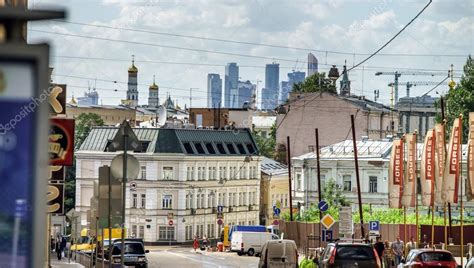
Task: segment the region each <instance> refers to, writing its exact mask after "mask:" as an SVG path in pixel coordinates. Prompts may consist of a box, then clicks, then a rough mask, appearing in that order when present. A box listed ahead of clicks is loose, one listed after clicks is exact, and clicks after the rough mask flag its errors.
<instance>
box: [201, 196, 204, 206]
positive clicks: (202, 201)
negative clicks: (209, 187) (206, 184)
mask: <svg viewBox="0 0 474 268" xmlns="http://www.w3.org/2000/svg"><path fill="white" fill-rule="evenodd" d="M201 208H204V194H201Z"/></svg>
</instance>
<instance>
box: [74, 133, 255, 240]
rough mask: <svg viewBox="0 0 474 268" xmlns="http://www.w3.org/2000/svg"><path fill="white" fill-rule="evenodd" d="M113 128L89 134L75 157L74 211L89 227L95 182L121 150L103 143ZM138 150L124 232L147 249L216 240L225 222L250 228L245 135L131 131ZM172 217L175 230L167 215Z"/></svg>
mask: <svg viewBox="0 0 474 268" xmlns="http://www.w3.org/2000/svg"><path fill="white" fill-rule="evenodd" d="M117 130H118V128H110V127H96V128H93V129H92V130H91V132H90V134H89V136H88V137H87V138H86V140H85V141H84V143H83V144H82V146H81V148H80V150H79V151H77V152H76V208H75V209H76V211H77V212H78V213H79V214H80V218H79V221H80V223H81V225H82V227H86V226H90V224H91V223H90V222H88V219H87V214H88V211H90V209H91V201H90V200H91V197H92V196H93V192H94V182H97V180H98V170H99V167H100V166H103V165H110V163H111V160H112V159H113V157H115V156H116V155H117V154H118V153H119V152H110V151H109V150H108V149H107V148H108V144H109V143H110V140H111V139H113V137H114V136H115V134H116V133H117ZM133 131H134V132H135V134H136V136H137V138H138V139H139V141H140V142H141V144H142V147H143V148H142V151H141V152H135V153H133V154H134V156H135V157H136V158H137V159H138V161H139V164H140V172H139V176H138V178H137V179H136V180H134V181H133V182H134V183H135V185H136V187H134V188H131V182H130V183H129V184H127V188H126V202H125V203H126V219H125V226H126V228H127V229H128V230H129V231H128V232H127V233H129V234H133V235H134V236H135V237H137V238H143V239H144V241H145V242H147V243H168V242H169V241H170V240H171V241H173V243H183V242H189V241H192V240H193V238H194V236H195V235H198V236H199V237H202V236H204V235H207V237H208V238H218V237H219V234H220V231H221V228H222V225H218V221H217V220H218V219H217V207H218V206H223V223H224V224H229V225H236V224H238V225H255V224H258V219H259V201H260V198H259V196H260V159H259V157H251V156H252V155H258V149H257V147H256V144H255V142H254V140H253V139H252V135H251V134H250V132H249V130H240V131H239V132H238V133H236V132H234V131H225V130H206V129H200V130H198V129H162V128H134V129H133ZM169 213H172V214H173V215H174V217H173V224H172V225H170V224H169V219H168V215H169Z"/></svg>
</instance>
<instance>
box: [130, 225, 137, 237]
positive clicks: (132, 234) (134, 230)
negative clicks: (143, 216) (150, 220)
mask: <svg viewBox="0 0 474 268" xmlns="http://www.w3.org/2000/svg"><path fill="white" fill-rule="evenodd" d="M130 235H131V236H132V237H135V236H136V235H137V226H136V225H132V233H131V234H130Z"/></svg>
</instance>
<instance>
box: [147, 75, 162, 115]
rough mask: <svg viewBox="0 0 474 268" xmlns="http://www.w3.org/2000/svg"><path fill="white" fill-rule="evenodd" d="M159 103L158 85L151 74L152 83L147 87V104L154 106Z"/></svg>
mask: <svg viewBox="0 0 474 268" xmlns="http://www.w3.org/2000/svg"><path fill="white" fill-rule="evenodd" d="M159 105H160V98H159V87H158V85H157V84H156V83H155V76H153V84H151V85H150V87H149V88H148V106H149V107H153V108H156V107H158V106H159Z"/></svg>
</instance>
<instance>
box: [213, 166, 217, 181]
mask: <svg viewBox="0 0 474 268" xmlns="http://www.w3.org/2000/svg"><path fill="white" fill-rule="evenodd" d="M212 178H213V179H214V180H216V179H217V168H216V167H212Z"/></svg>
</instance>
